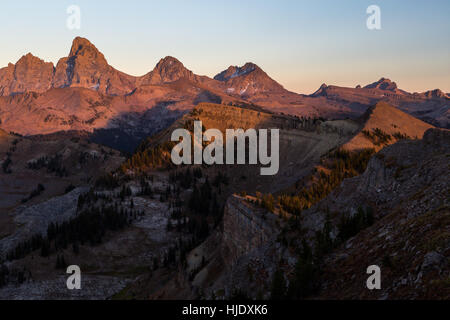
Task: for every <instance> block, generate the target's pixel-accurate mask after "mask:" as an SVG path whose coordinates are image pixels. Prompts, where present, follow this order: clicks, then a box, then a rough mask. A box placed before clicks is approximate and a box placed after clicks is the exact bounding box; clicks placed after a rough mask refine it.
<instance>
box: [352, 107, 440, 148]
mask: <svg viewBox="0 0 450 320" xmlns="http://www.w3.org/2000/svg"><path fill="white" fill-rule="evenodd" d="M361 121H362V126H361V131H360V132H359V133H358V134H357V135H356V136H355V137H353V139H351V140H350V141H349V142H348V143H346V144H345V145H344V148H346V149H348V150H358V149H364V148H375V149H376V150H379V149H381V148H383V147H384V146H386V145H390V144H393V143H395V142H396V141H398V140H402V139H422V137H423V135H424V133H425V131H427V130H428V129H431V128H433V126H432V125H430V124H428V123H425V122H423V121H421V120H419V119H417V118H414V117H412V116H410V115H408V114H406V113H404V112H403V111H400V110H399V109H397V108H394V107H392V106H390V105H389V104H387V103H384V102H378V103H377V104H376V105H375V106H373V107H371V108H369V110H367V112H366V113H365V114H364V116H363V117H362V118H361Z"/></svg>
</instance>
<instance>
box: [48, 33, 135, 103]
mask: <svg viewBox="0 0 450 320" xmlns="http://www.w3.org/2000/svg"><path fill="white" fill-rule="evenodd" d="M135 82H136V79H135V78H134V77H132V76H129V75H126V74H124V73H122V72H120V71H117V70H115V69H114V68H113V67H111V66H110V65H108V62H107V61H106V59H105V57H104V55H103V54H102V53H101V52H100V51H98V49H97V48H96V47H95V46H94V45H93V44H92V43H90V42H89V40H87V39H84V38H80V37H77V38H75V40H74V41H73V44H72V48H71V49H70V53H69V56H68V57H66V58H62V59H60V60H59V62H58V64H57V65H56V70H55V74H54V78H53V87H55V88H64V87H82V88H88V89H93V90H97V91H99V92H101V93H103V94H110V95H123V94H127V93H130V92H131V91H132V90H133V89H134V88H135Z"/></svg>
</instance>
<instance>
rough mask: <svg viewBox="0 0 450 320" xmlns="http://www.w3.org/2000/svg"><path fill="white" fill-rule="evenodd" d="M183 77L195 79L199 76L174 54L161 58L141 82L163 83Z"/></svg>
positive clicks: (142, 83)
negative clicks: (173, 55)
mask: <svg viewBox="0 0 450 320" xmlns="http://www.w3.org/2000/svg"><path fill="white" fill-rule="evenodd" d="M183 78H185V79H188V80H192V81H195V80H196V79H197V76H196V75H194V73H193V72H192V71H190V70H188V69H187V68H186V67H185V66H184V65H183V63H181V61H180V60H178V59H177V58H175V57H172V56H167V57H165V58H163V59H161V60H159V62H158V63H157V64H156V66H155V68H154V69H153V70H152V71H151V72H149V73H147V74H146V75H145V76H143V77H142V78H141V80H140V84H141V85H148V84H163V83H170V82H174V81H177V80H179V79H183Z"/></svg>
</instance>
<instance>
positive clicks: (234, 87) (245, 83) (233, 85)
mask: <svg viewBox="0 0 450 320" xmlns="http://www.w3.org/2000/svg"><path fill="white" fill-rule="evenodd" d="M214 79H215V80H217V81H221V82H223V83H224V84H225V85H226V91H227V93H229V94H237V95H240V96H253V95H256V94H261V93H268V92H271V93H288V91H287V90H286V89H284V88H283V86H281V85H280V84H279V83H277V82H276V81H275V80H273V79H272V78H270V77H269V76H268V75H267V73H265V72H264V71H263V70H262V69H261V68H260V67H258V66H257V65H256V64H254V63H246V64H245V65H244V66H242V67H237V66H231V67H229V68H228V69H227V70H225V71H223V72H221V73H219V74H218V75H216V76H215V77H214Z"/></svg>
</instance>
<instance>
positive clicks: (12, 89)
mask: <svg viewBox="0 0 450 320" xmlns="http://www.w3.org/2000/svg"><path fill="white" fill-rule="evenodd" d="M52 79H53V64H52V63H51V62H44V61H43V60H41V59H39V58H37V57H35V56H33V55H32V54H31V53H28V54H27V55H25V56H23V57H22V58H20V60H19V61H17V63H16V64H15V65H14V64H11V63H10V64H9V65H8V66H7V67H6V68H3V69H0V96H6V95H11V94H17V93H22V92H27V91H35V92H44V91H46V90H48V89H50V88H51V86H52Z"/></svg>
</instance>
